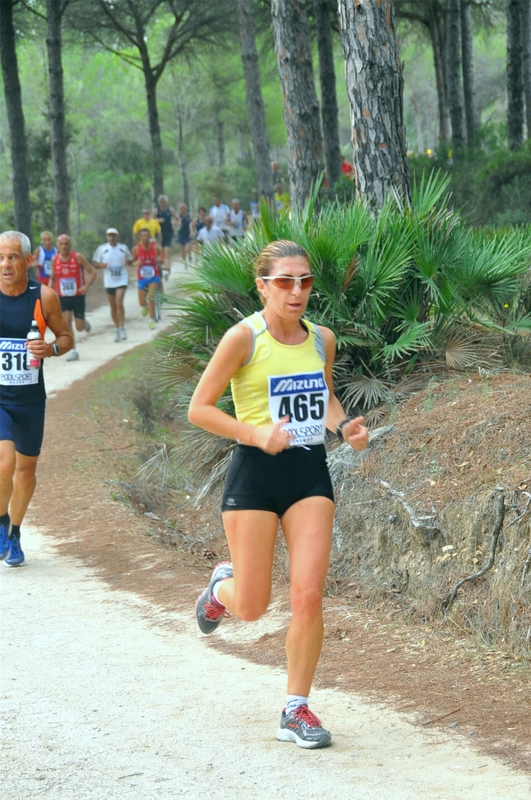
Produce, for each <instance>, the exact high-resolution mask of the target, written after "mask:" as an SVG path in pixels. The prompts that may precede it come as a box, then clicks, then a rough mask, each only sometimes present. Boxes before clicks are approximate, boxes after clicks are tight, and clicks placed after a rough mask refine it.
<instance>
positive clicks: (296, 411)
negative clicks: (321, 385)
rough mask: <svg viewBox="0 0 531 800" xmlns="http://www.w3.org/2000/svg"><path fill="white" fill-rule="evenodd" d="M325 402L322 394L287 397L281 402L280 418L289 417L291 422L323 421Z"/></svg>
mask: <svg viewBox="0 0 531 800" xmlns="http://www.w3.org/2000/svg"><path fill="white" fill-rule="evenodd" d="M324 410H325V405H324V400H323V395H322V394H310V395H307V394H296V395H293V396H292V395H289V394H288V395H286V396H285V397H283V398H282V399H281V401H280V408H279V410H278V416H279V418H281V417H289V421H290V422H291V421H292V419H295V420H296V422H306V420H307V419H308V418H311V419H315V420H321V419H322V418H323V416H324Z"/></svg>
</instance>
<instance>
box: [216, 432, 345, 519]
mask: <svg viewBox="0 0 531 800" xmlns="http://www.w3.org/2000/svg"><path fill="white" fill-rule="evenodd" d="M305 497H328V498H329V499H330V500H332V502H334V491H333V489H332V481H331V480H330V474H329V472H328V465H327V463H326V450H325V447H324V445H316V446H314V447H310V448H308V449H305V448H304V447H292V448H290V449H289V450H283V451H282V452H281V453H278V454H277V455H276V456H270V455H268V454H267V453H264V451H263V450H260V449H259V448H258V447H248V446H247V445H244V444H239V445H238V446H237V448H236V451H235V453H234V455H233V457H232V461H231V463H230V467H229V471H228V474H227V480H226V482H225V489H224V491H223V499H222V501H221V510H222V511H238V510H251V509H253V510H257V511H272V512H273V513H275V514H278V516H279V517H282V516H283V515H284V514H285V512H286V511H287V510H288V508H290V506H292V505H294V503H297V502H298V501H299V500H303V499H304V498H305Z"/></svg>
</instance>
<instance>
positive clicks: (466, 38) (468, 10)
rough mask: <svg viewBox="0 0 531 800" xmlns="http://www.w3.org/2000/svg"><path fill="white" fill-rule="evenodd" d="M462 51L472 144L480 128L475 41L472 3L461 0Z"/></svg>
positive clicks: (465, 95) (464, 87) (466, 113)
mask: <svg viewBox="0 0 531 800" xmlns="http://www.w3.org/2000/svg"><path fill="white" fill-rule="evenodd" d="M461 52H462V56H463V98H464V104H465V122H466V139H467V142H468V143H469V144H471V143H472V142H473V141H474V140H475V138H476V136H477V134H478V129H479V114H478V104H477V96H476V81H475V76H474V42H473V36H472V3H471V0H461Z"/></svg>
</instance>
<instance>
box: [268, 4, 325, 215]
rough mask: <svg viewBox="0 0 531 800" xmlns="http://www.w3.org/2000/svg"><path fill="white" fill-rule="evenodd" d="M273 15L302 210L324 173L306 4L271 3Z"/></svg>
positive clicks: (294, 186)
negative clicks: (315, 184) (315, 183)
mask: <svg viewBox="0 0 531 800" xmlns="http://www.w3.org/2000/svg"><path fill="white" fill-rule="evenodd" d="M271 14H272V19H273V33H274V36H275V51H276V56H277V65H278V71H279V75H280V84H281V87H282V95H283V100H284V122H285V125H286V133H287V140H288V169H289V179H290V189H291V202H292V205H293V206H295V207H296V208H301V207H302V206H303V205H304V202H305V200H306V199H307V198H308V197H309V195H310V193H311V190H312V184H313V183H314V182H315V181H316V180H317V179H318V178H319V175H320V173H321V172H322V170H323V144H322V139H321V126H320V124H319V102H318V100H317V94H316V92H315V82H314V77H313V64H312V43H311V39H310V28H309V25H308V17H307V15H306V7H305V2H304V0H272V3H271Z"/></svg>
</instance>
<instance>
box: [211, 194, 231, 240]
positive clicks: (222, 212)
mask: <svg viewBox="0 0 531 800" xmlns="http://www.w3.org/2000/svg"><path fill="white" fill-rule="evenodd" d="M229 211H230V208H229V207H228V206H226V205H225V203H222V202H221V200H220V199H219V197H214V205H213V206H212V207H211V208H210V212H209V216H210V217H212V220H213V221H214V225H217V226H218V228H221V230H222V231H223V232H224V233H226V232H227V230H228V225H227V214H228V213H229Z"/></svg>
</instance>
